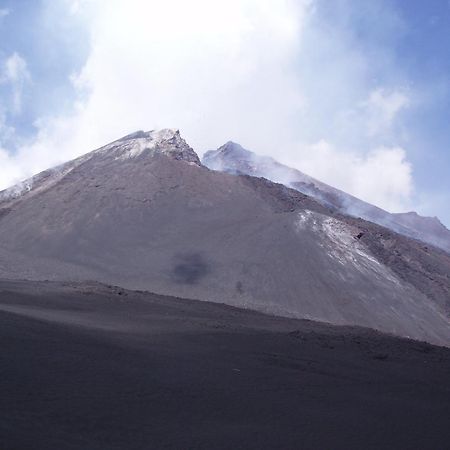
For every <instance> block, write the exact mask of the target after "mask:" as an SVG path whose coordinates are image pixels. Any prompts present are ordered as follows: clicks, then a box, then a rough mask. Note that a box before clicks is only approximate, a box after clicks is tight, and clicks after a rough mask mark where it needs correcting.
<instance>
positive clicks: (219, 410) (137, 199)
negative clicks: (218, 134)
mask: <svg viewBox="0 0 450 450" xmlns="http://www.w3.org/2000/svg"><path fill="white" fill-rule="evenodd" d="M319 200H320V199H319V198H318V197H317V198H313V197H309V196H308V195H305V194H304V193H302V192H299V191H298V190H295V189H290V188H288V187H286V186H284V185H281V184H277V183H274V182H272V181H269V180H267V179H264V178H257V177H253V176H249V175H232V174H229V173H222V172H217V171H214V170H210V169H208V168H207V167H205V166H204V165H202V164H201V162H200V159H199V158H198V156H197V155H196V153H195V152H194V151H193V150H192V148H190V147H189V145H188V144H187V143H186V142H185V141H184V140H183V139H182V138H181V136H180V134H179V132H178V131H176V130H162V131H159V132H138V133H135V134H133V135H130V136H126V137H125V138H122V139H119V140H118V141H115V142H113V143H111V144H109V145H107V146H105V147H102V148H100V149H98V150H95V151H93V152H91V153H88V154H86V155H84V156H82V157H80V158H78V159H76V160H74V161H70V162H68V163H65V164H63V165H62V166H59V167H57V168H55V169H50V170H48V171H45V172H43V173H41V174H38V175H36V176H35V177H33V178H32V179H30V180H27V181H25V182H23V183H21V184H20V185H17V186H14V187H13V188H11V189H8V190H6V191H3V192H0V342H1V346H2V347H1V352H0V398H1V402H0V449H2V450H3V449H6V450H22V449H27V450H28V449H37V450H40V449H45V450H52V449H55V450H65V449H89V450H91V449H92V450H96V449H108V450H114V449H124V450H133V449H146V450H147V449H164V448H166V449H208V450H212V449H230V448H233V449H234V448H235V449H258V450H259V449H275V448H276V449H292V448H302V449H341V448H342V449H346V450H348V449H377V450H379V449H396V450H403V449H416V448H420V449H432V450H436V449H446V448H448V446H449V442H450V427H449V426H448V425H449V417H450V349H449V348H448V347H449V346H450V323H449V317H450V254H449V253H448V252H446V251H445V250H444V249H439V248H436V247H433V246H432V245H430V244H426V243H424V242H423V241H421V240H418V239H413V238H411V235H410V234H411V233H409V234H408V233H406V234H408V235H407V236H405V235H404V234H405V233H403V235H402V234H399V233H397V232H395V231H393V230H391V229H388V228H384V227H382V226H380V225H376V224H374V223H372V222H369V221H365V220H362V219H359V218H357V217H353V216H349V215H346V214H343V211H342V210H340V209H339V208H335V207H330V205H328V204H327V203H326V202H321V201H319ZM413 219H415V218H414V217H409V216H408V220H407V221H406V222H408V224H409V226H410V227H413V228H414V227H415V228H417V227H419V228H420V229H421V230H422V231H423V230H425V231H426V236H428V237H427V239H428V242H431V241H432V240H431V238H430V236H431V237H433V236H435V227H434V226H432V227H429V226H428V225H429V223H428V221H425V222H423V220H422V219H420V220H419V222H420V224H421V225H420V224H419V225H420V226H419V225H418V222H417V220H413ZM416 219H417V218H416ZM405 220H406V219H405V218H403V219H402V221H403V222H405ZM406 222H405V223H406ZM410 222H412V225H411V223H410ZM433 223H434V222H433ZM419 228H417V229H419ZM437 231H439V232H441V231H442V230H441V228H439V227H438V228H437ZM444 231H445V230H444ZM447 231H448V230H447ZM444 235H445V236H446V234H445V233H444ZM444 235H443V236H444ZM414 236H416V234H414ZM445 236H444V237H445ZM441 237H442V236H441ZM433 242H434V241H433ZM436 242H437V241H436ZM439 243H441V240H439ZM441 247H443V246H442V245H441ZM443 248H444V247H443ZM91 280H92V281H91ZM114 286H121V287H114ZM151 292H154V293H151ZM362 327H366V328H362ZM381 332H383V333H385V334H381ZM409 338H410V339H409ZM412 339H415V340H412ZM425 342H427V343H425Z"/></svg>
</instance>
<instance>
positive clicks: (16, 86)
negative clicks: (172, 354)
mask: <svg viewBox="0 0 450 450" xmlns="http://www.w3.org/2000/svg"><path fill="white" fill-rule="evenodd" d="M30 80H31V76H30V73H29V72H28V66H27V62H26V61H25V59H24V58H22V56H20V55H19V54H18V53H16V52H14V53H13V54H12V55H11V56H9V57H8V58H7V59H6V61H5V62H4V64H3V71H2V73H1V74H0V84H4V83H8V84H10V85H11V88H12V105H11V109H12V112H13V113H14V114H18V113H20V111H21V109H22V94H23V89H24V87H25V84H26V83H28V82H29V81H30Z"/></svg>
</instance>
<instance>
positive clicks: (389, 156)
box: [284, 140, 414, 212]
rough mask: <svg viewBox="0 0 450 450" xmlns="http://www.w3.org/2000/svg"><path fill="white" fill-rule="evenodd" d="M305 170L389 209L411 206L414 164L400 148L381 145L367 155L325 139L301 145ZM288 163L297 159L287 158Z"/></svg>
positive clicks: (299, 150) (300, 152)
mask: <svg viewBox="0 0 450 450" xmlns="http://www.w3.org/2000/svg"><path fill="white" fill-rule="evenodd" d="M296 154H301V155H302V156H301V168H302V171H303V172H305V173H307V174H309V175H311V176H313V177H315V178H317V179H319V180H326V181H327V183H329V184H331V185H332V186H334V187H336V188H338V189H341V190H343V191H345V192H348V193H349V194H352V195H354V196H356V197H358V198H360V199H362V200H365V201H367V202H369V203H372V204H375V205H380V206H382V207H383V208H385V209H386V210H388V211H391V212H395V211H402V210H407V209H410V208H411V196H412V194H413V192H414V186H413V177H412V167H411V164H410V163H409V162H408V160H407V159H406V152H405V150H404V149H402V148H400V147H378V148H374V149H373V150H371V151H370V152H369V153H367V154H359V153H355V152H347V151H342V150H337V149H336V148H335V147H334V146H333V145H332V144H331V143H329V142H326V141H324V140H322V141H319V142H317V143H316V144H313V145H311V146H307V147H306V148H299V149H298V150H297V153H296ZM284 162H285V163H287V164H291V165H293V164H295V161H293V160H290V159H289V158H284Z"/></svg>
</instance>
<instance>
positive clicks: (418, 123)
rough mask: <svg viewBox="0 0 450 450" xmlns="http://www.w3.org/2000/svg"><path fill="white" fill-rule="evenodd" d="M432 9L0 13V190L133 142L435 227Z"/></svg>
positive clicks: (441, 64)
mask: <svg viewBox="0 0 450 450" xmlns="http://www.w3.org/2000/svg"><path fill="white" fill-rule="evenodd" d="M449 117H450V3H449V2H448V1H447V0H427V1H422V0H408V1H404V0H352V1H350V0H336V1H326V0H299V1H289V0H278V1H277V0H272V1H271V0H259V1H256V0H230V1H228V2H226V3H225V2H223V1H216V2H214V1H209V2H206V1H205V0H192V2H182V1H181V0H166V1H163V0H147V1H144V0H128V1H124V0H123V1H122V0H110V1H104V0H52V1H50V0H40V1H36V0H33V1H32V0H14V1H9V0H0V187H6V186H8V185H10V184H12V183H14V182H17V181H19V180H20V179H22V178H25V177H26V176H29V175H31V174H32V173H35V172H37V171H39V170H43V169H45V168H46V167H48V166H51V165H54V164H57V163H59V162H62V161H64V160H66V159H69V158H72V157H74V156H77V155H79V154H81V153H85V152H87V151H89V150H91V149H92V148H94V147H96V146H99V145H102V144H104V143H106V142H108V140H111V139H114V138H116V137H119V136H121V135H124V134H126V133H128V132H130V131H133V130H135V129H139V128H143V129H153V128H161V127H178V128H180V130H181V132H182V134H183V135H184V136H185V137H186V139H187V140H188V141H189V142H190V143H191V144H192V145H193V146H194V148H195V149H196V150H197V151H198V152H199V153H202V152H203V151H205V150H208V149H210V148H215V147H218V146H220V145H221V144H222V143H223V142H225V141H227V140H230V139H232V140H235V141H239V142H241V143H242V145H244V146H246V147H247V148H249V149H251V150H253V151H256V152H259V153H264V154H269V155H271V156H273V157H275V158H277V159H279V160H281V161H283V162H285V163H288V164H290V165H293V166H295V167H297V168H298V169H300V170H303V171H305V172H307V173H310V174H311V175H313V176H316V177H318V178H320V179H322V180H323V181H325V182H328V183H330V184H333V185H335V186H336V187H339V188H341V189H344V190H346V191H348V192H350V193H352V194H354V195H357V196H359V197H361V198H363V199H365V200H368V201H371V202H372V203H375V204H377V205H379V206H381V207H385V208H386V209H389V210H391V211H403V210H410V209H415V210H418V211H419V212H420V213H422V214H426V215H433V216H434V215H437V216H438V217H439V218H441V220H442V221H443V222H444V223H445V224H446V225H447V226H450V208H449V207H448V204H450V177H449V176H448V175H447V172H448V169H449V168H450V129H449Z"/></svg>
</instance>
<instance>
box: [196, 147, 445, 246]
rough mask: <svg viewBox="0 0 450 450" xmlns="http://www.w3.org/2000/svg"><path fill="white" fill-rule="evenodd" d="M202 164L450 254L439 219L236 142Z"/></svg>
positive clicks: (207, 154)
mask: <svg viewBox="0 0 450 450" xmlns="http://www.w3.org/2000/svg"><path fill="white" fill-rule="evenodd" d="M202 162H203V164H205V165H206V166H207V167H209V168H210V169H213V170H220V171H225V172H228V173H232V174H246V175H251V176H256V177H265V178H267V179H269V180H272V181H275V182H277V183H283V184H285V185H287V186H289V187H292V188H293V189H297V190H298V191H300V192H302V193H304V194H306V195H309V196H311V197H313V198H315V199H316V200H317V201H319V202H320V203H322V204H324V205H326V206H328V207H330V208H332V209H335V210H337V211H339V212H341V213H343V214H349V215H352V216H354V217H362V218H363V219H365V220H369V221H370V222H374V223H377V224H378V225H382V226H384V227H387V228H389V229H390V230H392V231H395V232H397V233H400V234H403V235H405V236H409V237H412V238H414V239H419V240H421V241H423V242H426V243H429V244H431V245H434V246H437V247H439V248H441V249H443V250H445V251H446V252H447V253H449V254H450V230H448V229H447V228H446V227H445V226H444V225H443V224H442V223H441V222H440V221H439V219H438V218H437V217H422V216H420V215H418V214H417V213H415V212H409V213H395V214H391V213H389V212H387V211H385V210H383V209H381V208H378V207H376V206H374V205H371V204H370V203H367V202H364V201H362V200H359V199H358V198H356V197H353V196H352V195H350V194H347V193H345V192H343V191H340V190H339V189H335V188H333V187H331V186H328V185H327V184H325V183H322V182H321V181H318V180H316V179H315V178H312V177H310V176H309V175H306V174H304V173H302V172H300V171H299V170H296V169H293V168H291V167H288V166H285V165H283V164H280V163H279V162H277V161H275V160H274V159H272V158H270V157H265V156H259V155H256V154H255V153H252V152H250V151H248V150H246V149H244V148H242V147H241V146H240V145H239V144H236V143H234V142H227V143H226V144H225V145H223V146H222V147H220V148H219V149H217V150H212V151H209V152H206V153H205V155H204V157H203V161H202Z"/></svg>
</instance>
